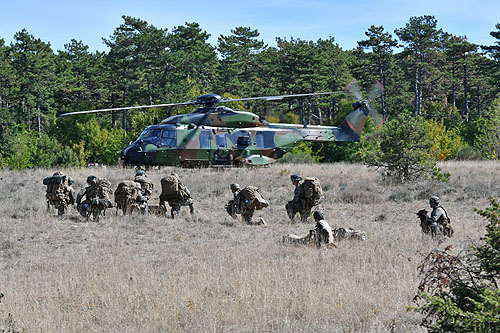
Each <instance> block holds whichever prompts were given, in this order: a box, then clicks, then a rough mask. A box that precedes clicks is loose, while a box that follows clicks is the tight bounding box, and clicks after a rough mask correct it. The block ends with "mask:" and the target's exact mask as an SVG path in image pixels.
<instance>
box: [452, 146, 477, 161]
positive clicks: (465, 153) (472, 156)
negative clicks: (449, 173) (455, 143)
mask: <svg viewBox="0 0 500 333" xmlns="http://www.w3.org/2000/svg"><path fill="white" fill-rule="evenodd" d="M481 157H482V154H481V152H480V151H479V150H476V149H474V147H471V146H469V145H466V146H463V147H461V148H460V149H459V150H458V153H457V160H460V161H476V160H480V159H481Z"/></svg>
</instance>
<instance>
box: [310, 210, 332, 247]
mask: <svg viewBox="0 0 500 333" xmlns="http://www.w3.org/2000/svg"><path fill="white" fill-rule="evenodd" d="M313 218H314V221H316V226H315V228H314V230H315V232H316V239H317V242H318V246H321V243H326V244H332V243H333V234H332V228H331V227H330V225H329V224H328V222H326V221H325V216H324V214H323V212H322V211H320V210H317V211H315V212H314V214H313Z"/></svg>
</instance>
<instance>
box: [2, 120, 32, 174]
mask: <svg viewBox="0 0 500 333" xmlns="http://www.w3.org/2000/svg"><path fill="white" fill-rule="evenodd" d="M36 144H37V137H36V133H35V132H34V131H31V130H29V129H25V128H23V127H21V128H20V129H19V131H18V132H17V133H16V134H15V135H14V136H12V137H11V138H10V142H9V151H10V152H9V153H8V155H7V157H6V158H5V162H4V165H3V166H7V167H9V168H10V169H15V170H20V169H25V168H32V167H34V166H35V165H36V160H35V152H36Z"/></svg>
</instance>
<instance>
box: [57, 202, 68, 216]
mask: <svg viewBox="0 0 500 333" xmlns="http://www.w3.org/2000/svg"><path fill="white" fill-rule="evenodd" d="M66 207H67V205H66V201H64V200H63V201H61V202H60V203H59V206H58V207H57V215H59V216H61V215H64V214H65V213H66Z"/></svg>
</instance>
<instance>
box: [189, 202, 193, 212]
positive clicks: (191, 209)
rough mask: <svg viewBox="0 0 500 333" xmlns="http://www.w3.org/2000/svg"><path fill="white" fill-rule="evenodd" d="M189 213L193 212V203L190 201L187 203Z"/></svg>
mask: <svg viewBox="0 0 500 333" xmlns="http://www.w3.org/2000/svg"><path fill="white" fill-rule="evenodd" d="M189 213H191V215H193V214H194V204H193V203H192V202H191V203H190V204H189Z"/></svg>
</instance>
